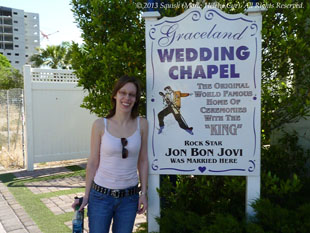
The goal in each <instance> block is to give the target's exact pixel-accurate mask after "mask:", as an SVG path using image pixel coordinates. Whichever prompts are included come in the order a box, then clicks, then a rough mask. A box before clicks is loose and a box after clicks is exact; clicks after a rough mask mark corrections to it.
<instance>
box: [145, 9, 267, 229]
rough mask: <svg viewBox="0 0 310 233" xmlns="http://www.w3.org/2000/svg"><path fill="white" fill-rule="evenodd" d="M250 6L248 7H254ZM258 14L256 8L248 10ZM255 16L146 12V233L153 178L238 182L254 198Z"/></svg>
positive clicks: (153, 207) (153, 203) (152, 212)
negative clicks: (243, 183) (177, 176)
mask: <svg viewBox="0 0 310 233" xmlns="http://www.w3.org/2000/svg"><path fill="white" fill-rule="evenodd" d="M255 8H256V7H255ZM256 9H259V8H256ZM260 11H261V10H253V9H251V8H249V10H248V13H249V15H248V16H247V15H244V14H234V15H230V14H226V13H225V12H222V11H221V10H219V9H217V8H215V7H212V6H206V7H205V8H204V9H201V8H199V7H198V8H196V7H193V8H190V9H188V10H186V11H185V12H184V13H183V14H181V15H179V16H176V17H172V18H167V17H164V18H162V19H160V20H157V18H158V17H160V15H159V13H158V12H146V13H144V14H143V18H145V38H146V69H147V70H146V74H147V116H148V121H149V131H150V133H149V148H148V154H149V163H150V166H149V167H150V176H149V177H150V178H149V210H148V225H149V228H148V231H149V232H152V231H155V232H158V231H159V226H158V225H157V223H156V221H155V217H159V216H160V207H159V197H158V194H157V192H156V189H157V188H158V187H159V175H160V174H181V175H182V174H186V175H229V176H246V177H247V193H246V212H247V214H248V216H250V215H253V214H254V212H253V209H252V208H251V203H252V202H253V201H254V200H255V199H257V198H259V195H260V131H261V126H260V116H261V115H260V113H261V27H262V17H261V14H260V13H259V12H260Z"/></svg>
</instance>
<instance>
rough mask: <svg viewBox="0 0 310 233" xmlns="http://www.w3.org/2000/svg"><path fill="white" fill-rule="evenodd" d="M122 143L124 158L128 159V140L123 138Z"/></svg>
mask: <svg viewBox="0 0 310 233" xmlns="http://www.w3.org/2000/svg"><path fill="white" fill-rule="evenodd" d="M121 142H122V146H123V148H122V158H123V159H126V158H127V157H128V150H127V149H126V148H125V146H127V144H128V141H127V139H126V138H121Z"/></svg>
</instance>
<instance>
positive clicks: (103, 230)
mask: <svg viewBox="0 0 310 233" xmlns="http://www.w3.org/2000/svg"><path fill="white" fill-rule="evenodd" d="M138 202H139V194H135V195H131V196H126V197H122V198H115V197H112V196H110V195H106V194H103V193H100V192H98V191H96V190H94V189H91V190H90V194H89V199H88V211H87V213H88V214H87V215H88V223H89V233H109V229H110V225H111V220H112V219H113V225H112V232H113V233H132V229H133V225H134V223H135V218H136V214H137V210H138Z"/></svg>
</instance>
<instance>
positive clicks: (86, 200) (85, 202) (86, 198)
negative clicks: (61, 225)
mask: <svg viewBox="0 0 310 233" xmlns="http://www.w3.org/2000/svg"><path fill="white" fill-rule="evenodd" d="M78 204H79V199H74V202H73V203H72V205H71V206H72V208H73V209H74V210H75V206H76V205H78ZM87 204H88V197H83V202H82V204H81V206H80V209H79V211H81V210H82V209H84V207H85V206H86V205H87Z"/></svg>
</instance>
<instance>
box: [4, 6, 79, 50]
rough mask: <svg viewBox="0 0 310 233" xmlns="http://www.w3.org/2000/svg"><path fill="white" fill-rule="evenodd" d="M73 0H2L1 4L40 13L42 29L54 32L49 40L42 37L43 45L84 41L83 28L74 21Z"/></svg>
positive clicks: (47, 32)
mask: <svg viewBox="0 0 310 233" xmlns="http://www.w3.org/2000/svg"><path fill="white" fill-rule="evenodd" d="M70 2H71V0H0V6H4V7H11V8H16V9H21V10H24V11H26V12H33V13H39V15H40V30H41V31H42V32H43V33H45V34H50V33H54V32H56V31H59V32H57V33H55V34H53V35H51V36H49V40H47V39H42V36H41V37H40V39H41V47H46V45H57V44H60V43H61V42H62V41H72V40H73V41H75V42H77V43H79V44H81V43H82V39H81V30H80V29H79V28H78V27H77V24H76V23H74V18H73V13H72V11H71V9H72V7H71V5H70Z"/></svg>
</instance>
